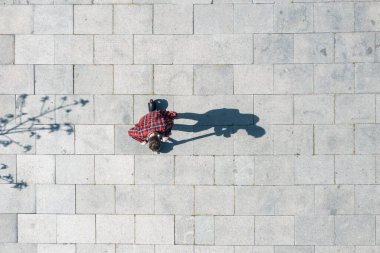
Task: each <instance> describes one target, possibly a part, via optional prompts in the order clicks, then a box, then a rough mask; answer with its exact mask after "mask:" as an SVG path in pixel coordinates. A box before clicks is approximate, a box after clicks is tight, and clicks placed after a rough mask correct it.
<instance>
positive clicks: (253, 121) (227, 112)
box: [160, 108, 265, 153]
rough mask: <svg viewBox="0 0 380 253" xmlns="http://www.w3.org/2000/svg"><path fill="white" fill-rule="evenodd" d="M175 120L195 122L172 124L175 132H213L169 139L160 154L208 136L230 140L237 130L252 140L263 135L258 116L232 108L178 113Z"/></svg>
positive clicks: (263, 131) (263, 130)
mask: <svg viewBox="0 0 380 253" xmlns="http://www.w3.org/2000/svg"><path fill="white" fill-rule="evenodd" d="M176 119H189V120H194V121H197V122H196V123H195V124H194V125H185V124H176V123H174V129H175V130H177V131H182V132H192V133H198V132H202V131H205V130H209V129H212V128H213V132H211V133H207V134H204V135H200V136H195V137H193V138H189V139H185V140H176V139H174V138H172V137H170V138H169V141H170V142H165V143H163V145H162V148H161V150H160V152H161V153H168V152H170V151H171V150H173V147H174V146H177V145H181V144H184V143H187V142H190V141H195V140H198V139H203V138H207V137H210V136H221V137H225V138H230V137H231V136H232V135H233V134H235V133H236V132H237V131H238V130H245V131H246V133H247V135H249V136H252V137H254V138H260V137H261V136H263V135H264V134H265V129H264V128H262V127H260V126H257V123H258V122H259V117H258V116H256V115H254V114H242V113H240V111H239V110H238V109H234V108H221V109H214V110H210V111H208V112H206V113H203V114H199V113H192V112H185V113H178V114H177V117H176Z"/></svg>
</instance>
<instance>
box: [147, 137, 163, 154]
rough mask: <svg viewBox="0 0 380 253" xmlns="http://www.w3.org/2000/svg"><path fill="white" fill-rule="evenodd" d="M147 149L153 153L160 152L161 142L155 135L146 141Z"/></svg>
mask: <svg viewBox="0 0 380 253" xmlns="http://www.w3.org/2000/svg"><path fill="white" fill-rule="evenodd" d="M148 143H149V148H150V150H152V151H153V152H158V151H160V148H161V141H160V138H159V137H158V136H157V134H151V135H150V136H149V139H148Z"/></svg>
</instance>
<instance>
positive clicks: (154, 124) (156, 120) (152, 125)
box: [128, 110, 177, 143]
mask: <svg viewBox="0 0 380 253" xmlns="http://www.w3.org/2000/svg"><path fill="white" fill-rule="evenodd" d="M176 116H177V113H176V112H170V111H165V110H159V111H153V112H150V113H148V114H146V115H145V116H143V117H142V118H141V119H140V121H139V123H138V124H136V125H135V127H133V128H131V129H129V130H128V135H129V136H131V137H132V138H133V139H135V140H136V141H138V142H140V143H143V142H144V141H146V139H147V137H148V135H149V133H151V132H157V133H160V134H162V135H163V136H164V137H168V136H169V135H170V132H171V130H172V128H173V119H174V118H175V117H176Z"/></svg>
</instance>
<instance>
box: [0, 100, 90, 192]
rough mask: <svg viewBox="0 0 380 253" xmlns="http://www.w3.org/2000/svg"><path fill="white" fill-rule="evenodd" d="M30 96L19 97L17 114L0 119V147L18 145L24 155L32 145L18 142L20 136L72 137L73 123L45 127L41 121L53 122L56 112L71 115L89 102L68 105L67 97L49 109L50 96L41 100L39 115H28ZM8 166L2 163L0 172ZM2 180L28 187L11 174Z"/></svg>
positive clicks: (20, 186) (17, 186)
mask: <svg viewBox="0 0 380 253" xmlns="http://www.w3.org/2000/svg"><path fill="white" fill-rule="evenodd" d="M27 97H28V95H27V94H22V95H20V96H18V98H17V100H16V113H15V114H11V113H8V114H6V115H4V116H3V117H0V146H2V147H4V148H7V147H10V146H11V145H16V146H18V147H21V148H22V149H23V151H24V153H28V152H29V151H31V150H32V148H33V147H32V145H30V144H24V143H22V142H21V141H19V140H17V138H16V137H17V135H18V134H23V133H26V134H28V136H29V138H36V139H40V138H41V137H42V133H43V132H45V133H53V132H58V131H64V132H66V133H67V134H68V135H71V134H72V133H73V132H74V127H73V125H72V124H71V123H62V124H57V123H53V124H44V126H38V124H41V120H43V119H46V118H47V119H50V120H53V119H54V118H53V117H52V115H53V114H55V112H56V111H64V112H65V113H67V114H68V113H71V112H72V111H73V108H74V107H77V106H80V107H84V106H86V105H87V104H88V103H89V101H88V100H85V99H82V98H79V99H77V100H74V101H73V102H70V103H68V98H67V96H62V97H61V98H60V100H59V105H57V104H55V105H54V107H53V108H48V107H47V103H48V101H49V100H50V97H49V96H42V97H41V99H40V102H41V107H40V110H39V113H38V114H36V115H28V113H26V112H25V111H24V109H25V108H26V99H27ZM7 168H8V165H6V164H4V163H0V170H6V169H7ZM0 180H3V181H5V182H7V183H9V184H13V188H16V189H19V190H21V189H23V188H25V187H27V186H28V184H27V183H26V182H24V181H20V182H16V180H15V179H14V177H13V176H12V175H11V174H8V175H5V176H1V175H0Z"/></svg>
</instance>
